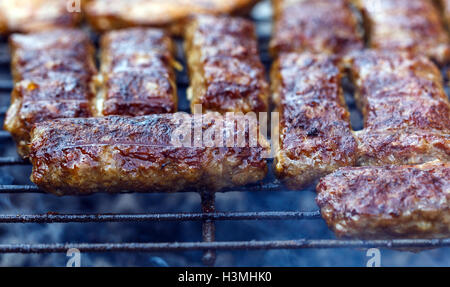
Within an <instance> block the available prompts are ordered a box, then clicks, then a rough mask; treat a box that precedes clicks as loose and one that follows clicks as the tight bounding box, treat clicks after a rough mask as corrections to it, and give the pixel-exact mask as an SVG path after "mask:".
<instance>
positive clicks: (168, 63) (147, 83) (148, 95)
mask: <svg viewBox="0 0 450 287" xmlns="http://www.w3.org/2000/svg"><path fill="white" fill-rule="evenodd" d="M101 49H102V54H101V74H100V77H98V82H97V84H98V85H99V89H98V91H99V92H98V94H97V99H96V102H95V110H96V113H97V115H99V116H107V115H128V116H141V115H147V114H154V113H172V112H176V110H177V89H176V84H175V74H174V71H173V69H172V65H173V64H174V63H175V61H174V59H173V55H172V52H173V49H174V47H173V43H172V40H171V39H170V37H168V36H167V35H166V34H165V33H164V32H163V31H162V30H158V29H142V28H130V29H125V30H119V31H112V32H109V33H107V34H105V35H104V36H103V37H102V39H101Z"/></svg>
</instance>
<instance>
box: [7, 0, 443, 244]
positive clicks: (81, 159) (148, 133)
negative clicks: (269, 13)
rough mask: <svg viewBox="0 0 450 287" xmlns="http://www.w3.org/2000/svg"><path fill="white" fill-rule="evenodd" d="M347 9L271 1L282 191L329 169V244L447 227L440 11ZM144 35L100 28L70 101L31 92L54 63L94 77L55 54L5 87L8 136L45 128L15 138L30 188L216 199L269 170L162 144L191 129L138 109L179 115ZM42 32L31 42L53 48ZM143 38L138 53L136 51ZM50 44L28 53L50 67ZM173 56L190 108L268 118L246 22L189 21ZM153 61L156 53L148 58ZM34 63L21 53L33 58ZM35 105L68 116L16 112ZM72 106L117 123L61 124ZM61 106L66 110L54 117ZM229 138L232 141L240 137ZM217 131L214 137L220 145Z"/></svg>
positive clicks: (162, 64) (264, 148)
mask: <svg viewBox="0 0 450 287" xmlns="http://www.w3.org/2000/svg"><path fill="white" fill-rule="evenodd" d="M350 2H351V1H348V0H297V1H291V0H289V1H288V0H274V1H273V7H274V31H273V37H272V40H271V43H270V50H271V53H272V55H273V57H274V58H275V59H276V60H275V62H274V64H273V67H272V71H271V80H272V95H273V96H272V102H273V103H274V104H275V106H276V111H278V112H279V115H280V125H279V131H278V132H279V135H280V144H279V145H278V149H277V150H276V155H275V161H274V162H275V171H276V173H277V175H278V177H279V178H281V179H282V180H283V181H284V182H285V183H286V185H287V186H288V187H290V188H292V189H300V188H302V187H303V186H305V185H307V184H309V183H312V182H314V181H315V180H316V179H318V178H320V177H323V176H325V177H323V178H322V179H321V180H320V182H319V185H318V186H317V191H318V198H317V202H318V204H319V206H320V207H321V210H322V215H323V217H324V218H325V220H326V221H327V223H328V224H329V225H330V227H331V228H332V229H333V230H334V231H335V232H336V233H337V234H338V235H340V236H354V237H361V238H368V237H397V236H403V237H405V236H409V237H446V236H448V234H449V233H450V219H449V218H450V217H449V215H448V212H449V210H450V208H449V203H448V200H449V199H450V169H449V165H448V161H449V157H450V138H449V130H450V123H449V121H450V118H449V115H450V104H449V101H448V98H447V97H446V95H445V92H444V88H443V80H442V78H441V75H440V72H439V69H438V68H437V66H436V65H435V64H434V63H433V62H432V61H431V60H430V59H432V60H433V61H436V62H437V63H439V64H445V63H447V62H448V60H449V56H450V55H449V50H448V49H449V47H450V46H449V39H448V35H447V34H446V31H445V29H444V25H443V23H442V20H441V18H440V15H439V12H438V10H437V9H436V7H435V6H434V4H433V3H432V2H431V1H428V0H413V1H411V0H395V1H394V0H380V1H374V2H376V4H374V2H373V1H362V0H361V1H357V2H355V1H353V2H355V3H353V5H352V4H351V3H350ZM355 7H357V8H358V9H360V11H362V12H363V13H362V14H363V15H364V19H365V21H364V23H368V24H367V25H366V31H367V35H369V37H368V38H369V39H368V40H369V42H368V45H369V47H370V48H371V49H370V50H363V49H364V47H365V43H364V39H363V38H364V35H363V34H362V33H361V29H360V27H359V24H360V21H359V20H358V17H357V16H356V15H357V13H355ZM53 33H54V32H51V33H48V34H45V33H44V35H47V37H51V36H52V35H54V34H53ZM65 33H67V32H65ZM74 33H80V32H74ZM135 33H137V34H139V33H151V34H152V36H150V35H146V36H143V37H139V36H138V35H137V34H135ZM153 33H156V32H155V31H153V30H152V32H149V31H148V30H141V29H133V30H123V31H121V32H111V33H109V34H106V35H105V36H104V37H103V39H102V41H101V46H102V56H101V62H102V64H101V71H100V74H99V75H98V76H96V77H95V79H94V78H93V77H92V75H93V74H94V73H90V75H91V81H90V84H89V83H88V84H87V85H86V86H85V88H84V91H85V92H84V93H77V97H76V98H72V95H70V89H69V90H68V89H67V86H65V89H63V91H64V93H57V96H56V99H55V95H56V94H55V93H53V94H50V96H49V94H48V93H43V92H42V93H41V92H40V90H39V89H40V88H41V85H39V81H43V82H42V83H47V82H46V81H50V82H49V83H50V84H47V85H48V86H52V85H54V86H58V85H57V84H54V82H52V81H55V83H57V82H58V81H59V79H56V80H55V79H53V78H51V73H50V71H51V69H60V72H58V75H59V76H58V77H61V75H64V73H65V72H67V74H68V75H70V77H73V78H76V79H81V78H83V77H81V74H83V73H86V71H89V70H91V69H90V68H89V69H87V68H81V69H78V70H77V71H64V70H65V69H68V70H70V69H73V67H76V65H75V66H73V65H71V66H69V67H68V68H65V65H64V63H62V62H63V61H60V62H61V63H59V64H56V65H52V64H48V62H44V63H46V64H43V65H33V64H31V65H30V67H31V68H30V71H32V72H30V76H27V79H25V80H20V81H17V83H16V89H15V92H14V93H13V94H15V95H13V105H12V107H11V109H10V112H9V113H8V119H7V128H8V129H9V130H10V131H11V132H12V133H13V135H14V134H15V131H17V130H20V129H17V128H9V125H8V123H18V122H21V121H22V122H27V123H28V124H29V125H28V129H27V128H24V129H23V130H25V131H26V132H24V133H23V134H24V135H29V132H30V129H31V126H33V124H36V123H37V122H41V123H38V124H37V125H35V128H34V130H33V132H32V134H31V137H29V138H28V139H26V138H25V139H22V138H20V137H19V138H18V139H19V143H20V142H21V140H23V143H24V150H25V151H24V152H22V154H23V155H26V154H27V152H28V151H27V150H26V149H27V147H29V146H30V147H31V153H30V155H29V156H30V158H31V160H32V162H33V167H34V168H33V175H32V179H33V181H34V182H35V183H36V184H38V185H39V186H40V187H42V188H44V189H46V190H48V191H51V192H54V193H57V194H68V193H89V192H95V191H100V190H102V191H104V190H106V191H110V192H115V191H121V190H127V189H132V190H136V191H149V190H172V191H176V190H182V189H185V188H187V187H208V188H210V189H213V190H219V189H221V188H223V187H227V186H233V185H241V184H247V183H251V182H257V181H259V180H261V179H262V178H263V177H264V176H265V173H266V170H267V167H266V161H265V160H264V155H265V154H266V153H267V152H268V149H269V147H268V144H267V142H266V141H265V140H262V141H260V142H259V143H258V144H257V146H250V145H247V146H245V147H239V148H238V147H233V148H213V147H195V148H192V147H189V148H184V147H181V148H180V147H174V146H172V143H171V139H172V138H173V134H174V133H176V132H177V130H178V128H179V127H180V125H183V124H185V123H184V121H186V119H187V120H188V126H189V127H191V126H195V125H196V118H195V116H189V115H185V114H175V117H176V118H178V117H179V118H181V119H180V121H178V122H174V121H172V119H173V116H171V115H168V114H165V115H163V114H158V115H153V116H141V115H143V114H147V113H153V112H157V113H160V112H172V111H173V110H171V107H173V109H176V96H175V86H174V85H173V81H174V79H173V71H172V68H171V67H172V66H173V65H174V61H173V58H172V57H171V54H170V53H167V51H169V50H170V46H171V44H167V43H169V42H170V40H168V41H166V40H156V39H154V38H153V36H154V34H153ZM44 35H40V36H37V37H36V39H35V40H33V41H32V42H34V43H41V42H42V41H44V42H47V43H51V41H48V40H47V41H45V40H44V39H46V38H47V37H44ZM124 35H126V36H124ZM33 36H35V35H29V36H13V37H12V38H11V43H12V47H13V48H14V49H13V50H14V51H13V58H16V57H17V56H16V55H19V54H20V53H19V51H20V49H19V48H18V47H19V46H20V45H18V44H17V43H15V41H17V39H20V38H21V37H25V38H27V37H33ZM69 38H70V39H71V40H70V41H67V43H70V44H73V45H76V46H77V47H81V46H83V45H82V44H80V43H76V42H77V41H76V40H77V39H81V38H83V37H74V36H69ZM59 39H60V37H57V40H59ZM56 42H58V41H56ZM81 42H83V43H84V41H81ZM58 43H59V42H58ZM163 43H166V44H163ZM145 45H148V46H146V48H145V49H144V50H145V52H144V51H142V50H141V49H140V48H139V47H144V46H145ZM164 45H166V46H164ZM38 46H40V47H42V46H45V45H38ZM52 46H57V45H52V44H50V45H47V47H46V48H45V49H42V51H39V52H36V54H40V55H41V54H43V55H47V56H44V57H50V59H53V58H52V57H54V56H53V55H58V53H59V52H54V51H52V49H51V47H52ZM88 46H89V45H88ZM158 47H159V48H158ZM160 47H164V49H160ZM26 48H31V49H32V48H33V45H24V48H23V49H24V51H25V49H26ZM185 48H186V54H187V62H188V68H189V72H190V78H191V86H190V88H189V91H188V96H189V97H190V99H191V102H192V109H195V106H196V105H197V104H199V105H201V107H202V109H203V112H219V113H225V112H228V111H242V112H248V111H253V112H258V111H267V110H268V91H267V83H266V81H265V80H264V69H263V67H262V65H261V63H260V61H259V59H258V56H257V54H258V53H257V44H256V39H255V32H254V27H253V25H252V24H251V23H249V22H248V21H246V20H243V19H239V18H228V17H213V16H201V17H198V18H196V19H195V20H193V21H191V22H190V24H189V25H188V27H187V29H186V34H185ZM136 49H137V50H136ZM63 50H64V49H63ZM68 50H70V51H76V50H77V49H75V48H71V49H68ZM80 50H81V54H77V55H78V57H76V56H75V57H74V58H77V59H81V61H80V65H79V67H82V66H83V65H85V66H86V67H87V66H92V65H91V64H89V62H90V60H89V59H90V58H91V57H92V52H89V51H90V49H89V48H84V49H80ZM162 50H163V51H165V53H164V52H163V53H161V51H162ZM23 53H24V54H26V52H23ZM46 53H47V54H46ZM149 53H150V54H151V55H149ZM154 58H158V59H159V60H158V61H156V62H154V61H153V60H149V59H154ZM33 61H35V60H34V58H31V59H30V63H33ZM16 62H20V63H22V64H23V63H25V64H26V61H15V60H14V59H13V70H14V71H16V70H19V69H18V67H20V66H19V65H17V64H15V63H16ZM49 62H51V63H53V62H56V63H57V62H58V61H53V60H51V61H49ZM25 66H26V65H25ZM33 67H35V68H33ZM47 67H50V68H47ZM41 69H42V70H43V71H45V69H47V71H48V73H45V75H41V76H39V77H37V79H38V80H33V81H32V83H34V84H33V85H25V86H26V87H27V89H25V90H26V92H28V93H30V94H32V95H34V96H32V97H30V98H31V100H30V102H29V103H30V105H27V104H26V101H25V98H26V93H25V92H18V91H17V89H18V88H19V89H20V87H21V86H23V85H24V84H23V81H26V80H28V81H30V79H34V78H33V77H35V76H33V75H32V74H33V73H34V72H36V73H38V72H39V70H41ZM80 71H82V72H80ZM347 71H349V72H350V73H349V74H350V76H351V79H352V80H353V83H354V85H355V88H356V96H355V97H356V101H357V103H358V106H359V108H360V109H361V111H362V113H363V115H364V129H363V130H362V131H358V132H354V131H352V128H351V125H350V121H349V113H348V110H347V107H346V104H345V101H344V97H343V92H342V90H343V89H342V85H341V79H342V77H343V76H344V74H346V72H347ZM121 73H123V74H121ZM17 74H20V72H17ZM67 77H69V76H67ZM15 78H16V79H17V77H15ZM48 78H50V80H48ZM92 79H93V80H92ZM80 81H81V80H80ZM25 83H26V82H25ZM77 83H79V82H77ZM92 83H94V84H92ZM79 85H81V84H79ZM75 86H76V85H72V86H69V87H75ZM92 86H95V87H96V88H95V89H94V90H95V91H96V92H95V93H94V92H92V91H93V90H91V89H92ZM42 87H45V84H42ZM33 91H34V93H33ZM67 91H69V93H68V94H67V95H66V94H65V93H66V92H67ZM81 94H82V96H80V95H81ZM36 95H37V96H36ZM52 96H53V99H47V98H48V97H52ZM40 97H42V100H41V99H40ZM79 98H81V100H80V99H79ZM36 99H38V100H36ZM14 100H16V101H17V103H16V104H14ZM153 100H155V101H153ZM44 102H46V104H44V105H43V106H44V108H43V109H44V111H40V112H38V113H36V114H38V115H39V116H41V115H46V114H51V115H50V116H44V117H45V118H46V119H51V118H60V117H63V118H64V117H69V119H60V120H53V121H47V122H43V123H42V120H44V119H39V120H35V119H34V118H33V117H27V116H28V115H27V113H28V111H29V110H30V107H33V108H32V109H31V110H33V109H34V108H36V107H37V108H38V107H39V106H40V105H39V104H35V103H44ZM79 102H83V103H84V104H83V105H82V106H83V107H85V109H83V111H85V112H86V113H90V115H94V116H105V115H119V116H109V117H97V118H87V119H86V118H80V119H73V118H71V117H74V116H80V117H85V115H84V114H82V113H81V112H77V113H78V114H80V115H78V114H77V115H73V113H74V112H73V110H72V111H71V112H69V111H67V110H66V109H63V108H60V109H58V107H59V106H60V105H63V107H65V106H66V105H68V103H70V105H72V104H73V103H79ZM24 103H25V104H24ZM154 103H157V104H154ZM19 107H20V108H19ZM77 107H78V106H77ZM158 109H159V110H158ZM157 110H158V111H157ZM14 111H15V112H14ZM59 111H64V113H60V112H59ZM23 112H24V113H25V114H24V115H21V114H20V113H23ZM66 112H67V113H69V114H70V115H67V116H65V115H64V114H65V113H66ZM123 115H127V116H130V115H131V116H141V117H123ZM208 115H211V114H206V115H204V116H203V118H205V117H208ZM24 118H25V119H26V120H25V121H23V120H21V119H24ZM213 118H214V117H213ZM28 119H30V120H29V121H28ZM191 120H193V123H191ZM197 120H198V119H197ZM231 121H232V123H231V124H232V125H235V124H236V126H237V123H239V122H242V121H245V119H244V118H240V117H239V116H238V117H235V118H233V119H231ZM199 125H201V126H202V129H203V130H204V131H208V130H209V129H211V128H214V125H211V124H205V123H204V121H202V122H201V123H199ZM18 126H19V127H21V126H26V124H22V125H20V124H19V125H18ZM251 129H252V126H250V125H248V126H245V127H244V128H241V129H239V128H238V129H235V133H237V134H245V135H247V134H250V133H254V132H255V131H253V130H251ZM255 129H257V128H255ZM235 133H232V134H231V136H232V137H235V136H238V135H236V134H235ZM229 136H230V134H227V133H226V134H225V138H226V137H229ZM15 137H16V136H15ZM16 139H17V137H16ZM30 140H31V145H28V144H27V143H28V141H30ZM225 140H226V139H225ZM354 166H360V167H354Z"/></svg>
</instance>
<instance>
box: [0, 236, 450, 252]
mask: <svg viewBox="0 0 450 287" xmlns="http://www.w3.org/2000/svg"><path fill="white" fill-rule="evenodd" d="M449 246H450V239H395V240H337V239H298V240H279V241H220V242H182V243H177V242H175V243H68V244H58V243H56V244H0V253H65V252H67V250H68V249H71V248H76V249H78V250H80V251H81V252H167V251H193V250H199V251H207V250H216V251H217V250H267V249H305V248H322V249H323V248H396V249H398V248H411V249H419V248H430V247H449Z"/></svg>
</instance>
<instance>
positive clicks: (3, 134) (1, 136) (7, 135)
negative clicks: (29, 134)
mask: <svg viewBox="0 0 450 287" xmlns="http://www.w3.org/2000/svg"><path fill="white" fill-rule="evenodd" d="M10 138H11V134H10V133H8V132H7V131H0V140H1V139H10Z"/></svg>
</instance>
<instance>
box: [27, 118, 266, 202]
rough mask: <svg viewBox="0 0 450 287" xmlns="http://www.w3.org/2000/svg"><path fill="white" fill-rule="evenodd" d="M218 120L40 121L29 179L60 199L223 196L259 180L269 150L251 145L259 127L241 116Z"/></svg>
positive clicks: (256, 143) (260, 143) (34, 135)
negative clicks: (185, 193)
mask: <svg viewBox="0 0 450 287" xmlns="http://www.w3.org/2000/svg"><path fill="white" fill-rule="evenodd" d="M218 117H220V115H219V114H217V113H212V114H204V115H189V114H185V113H175V114H160V115H149V116H142V117H121V116H108V117H100V118H88V119H80V118H79V119H58V120H54V121H47V122H43V123H39V124H37V125H36V128H35V129H34V130H33V133H32V143H31V154H30V159H31V162H32V164H33V173H32V177H31V179H32V181H33V182H34V183H36V184H37V185H38V186H39V187H40V188H42V189H44V190H46V191H48V192H51V193H55V194H58V195H66V194H88V193H92V192H99V191H106V192H121V191H136V192H152V191H173V192H175V191H181V190H185V189H188V188H208V189H211V190H220V189H222V188H225V187H231V186H237V185H245V184H248V183H253V182H257V181H259V180H261V179H263V178H264V176H265V174H266V171H267V166H266V161H265V159H264V157H265V156H266V155H267V154H268V153H269V149H270V148H269V146H268V143H267V141H266V140H264V139H260V140H259V141H258V140H257V139H256V141H255V136H256V134H257V129H258V127H257V125H251V124H247V125H244V126H243V125H241V124H242V122H243V121H246V117H244V116H235V117H230V118H227V119H225V120H223V121H218ZM247 122H248V123H249V122H250V121H247ZM224 126H226V127H229V128H228V129H223V128H222V127H224ZM230 127H231V128H230ZM225 131H227V132H225ZM221 134H223V137H221V136H220V135H221ZM202 138H203V141H200V142H198V139H202ZM205 138H210V139H213V140H214V141H213V142H209V141H205ZM235 138H241V140H235ZM230 139H231V140H232V141H231V142H230V141H229V140H230Z"/></svg>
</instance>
